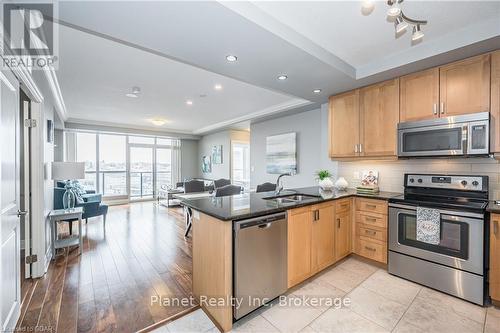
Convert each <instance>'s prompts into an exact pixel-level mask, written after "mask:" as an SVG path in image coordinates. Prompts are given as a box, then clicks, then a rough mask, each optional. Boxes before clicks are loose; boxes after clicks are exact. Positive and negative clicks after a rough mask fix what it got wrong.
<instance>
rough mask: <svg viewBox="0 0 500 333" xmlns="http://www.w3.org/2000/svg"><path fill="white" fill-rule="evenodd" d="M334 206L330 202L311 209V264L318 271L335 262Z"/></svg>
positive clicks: (313, 270)
mask: <svg viewBox="0 0 500 333" xmlns="http://www.w3.org/2000/svg"><path fill="white" fill-rule="evenodd" d="M334 215H335V207H334V205H333V204H331V203H326V204H324V205H321V206H316V207H315V209H314V210H313V223H312V242H311V264H312V265H311V266H312V272H313V273H315V272H319V271H320V270H322V269H323V268H325V267H328V266H330V265H331V264H333V263H334V262H335V239H334V235H335V230H334V229H335V226H334V223H333V219H334Z"/></svg>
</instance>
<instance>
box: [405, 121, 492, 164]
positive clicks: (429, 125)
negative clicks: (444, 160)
mask: <svg viewBox="0 0 500 333" xmlns="http://www.w3.org/2000/svg"><path fill="white" fill-rule="evenodd" d="M489 152H490V113H489V112H481V113H472V114H466V115H461V116H454V117H446V118H437V119H431V120H422V121H412V122H404V123H399V124H398V156H400V157H426V156H477V155H488V154H489Z"/></svg>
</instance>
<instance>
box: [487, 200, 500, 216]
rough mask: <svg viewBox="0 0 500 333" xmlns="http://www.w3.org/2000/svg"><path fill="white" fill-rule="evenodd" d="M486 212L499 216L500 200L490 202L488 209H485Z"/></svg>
mask: <svg viewBox="0 0 500 333" xmlns="http://www.w3.org/2000/svg"><path fill="white" fill-rule="evenodd" d="M486 210H487V211H488V212H490V213H496V214H500V200H497V201H490V203H489V205H488V207H486Z"/></svg>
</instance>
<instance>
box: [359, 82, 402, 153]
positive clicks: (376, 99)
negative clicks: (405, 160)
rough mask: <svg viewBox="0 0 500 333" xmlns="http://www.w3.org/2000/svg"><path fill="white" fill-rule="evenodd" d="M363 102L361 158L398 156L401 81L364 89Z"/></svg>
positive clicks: (383, 83)
mask: <svg viewBox="0 0 500 333" xmlns="http://www.w3.org/2000/svg"><path fill="white" fill-rule="evenodd" d="M359 101H360V102H359V114H360V143H361V146H360V155H361V156H395V155H397V127H398V122H399V79H394V80H389V81H385V82H382V83H378V84H375V85H372V86H368V87H365V88H363V89H361V90H360V92H359Z"/></svg>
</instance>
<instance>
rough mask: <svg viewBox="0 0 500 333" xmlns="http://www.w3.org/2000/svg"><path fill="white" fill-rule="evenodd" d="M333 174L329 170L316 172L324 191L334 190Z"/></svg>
mask: <svg viewBox="0 0 500 333" xmlns="http://www.w3.org/2000/svg"><path fill="white" fill-rule="evenodd" d="M332 176H333V175H332V174H331V172H330V171H328V170H319V171H317V172H316V178H317V180H318V185H319V187H320V188H321V189H322V190H323V191H332V190H333V188H334V184H333V180H332Z"/></svg>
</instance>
